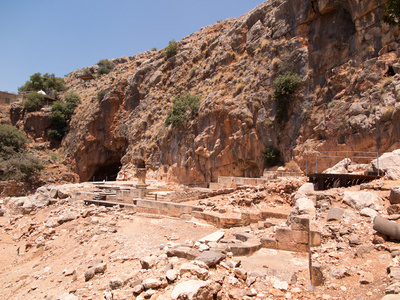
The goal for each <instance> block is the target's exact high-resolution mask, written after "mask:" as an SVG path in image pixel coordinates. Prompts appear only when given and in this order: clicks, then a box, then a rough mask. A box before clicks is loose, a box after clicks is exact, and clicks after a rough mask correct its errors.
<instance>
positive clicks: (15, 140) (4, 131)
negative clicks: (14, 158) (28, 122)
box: [0, 124, 28, 156]
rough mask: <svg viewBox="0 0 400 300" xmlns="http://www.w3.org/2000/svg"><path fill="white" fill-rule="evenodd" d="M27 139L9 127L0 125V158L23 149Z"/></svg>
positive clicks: (22, 133)
mask: <svg viewBox="0 0 400 300" xmlns="http://www.w3.org/2000/svg"><path fill="white" fill-rule="evenodd" d="M27 140H28V139H27V137H26V135H25V133H24V132H22V131H20V130H18V129H17V128H15V127H13V126H11V125H5V124H4V125H3V124H0V156H3V155H6V154H10V153H12V152H19V151H22V150H24V149H25V147H26V142H27Z"/></svg>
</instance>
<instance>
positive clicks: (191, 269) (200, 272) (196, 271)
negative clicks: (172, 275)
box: [179, 263, 208, 280]
mask: <svg viewBox="0 0 400 300" xmlns="http://www.w3.org/2000/svg"><path fill="white" fill-rule="evenodd" d="M179 273H180V275H181V276H182V275H183V274H185V273H190V274H192V275H194V276H197V277H198V278H199V279H201V280H207V279H208V270H207V269H204V268H201V267H199V266H197V265H195V264H193V263H184V264H183V265H182V266H181V268H180V270H179Z"/></svg>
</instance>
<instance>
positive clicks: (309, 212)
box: [288, 198, 315, 225]
mask: <svg viewBox="0 0 400 300" xmlns="http://www.w3.org/2000/svg"><path fill="white" fill-rule="evenodd" d="M299 216H303V217H308V218H309V219H313V218H314V216H315V205H314V202H313V201H312V200H311V199H309V198H300V199H297V200H296V203H295V205H294V206H293V208H292V210H291V211H290V214H289V217H288V225H290V224H291V223H292V222H293V219H294V218H297V217H299Z"/></svg>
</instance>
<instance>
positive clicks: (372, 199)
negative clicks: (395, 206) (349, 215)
mask: <svg viewBox="0 0 400 300" xmlns="http://www.w3.org/2000/svg"><path fill="white" fill-rule="evenodd" d="M343 202H344V203H345V204H347V205H349V206H350V207H352V208H354V209H355V210H358V211H361V210H362V209H363V208H372V209H374V210H381V209H382V205H383V201H382V199H381V198H380V197H379V196H378V195H376V194H374V193H371V192H364V191H361V192H352V191H345V192H344V197H343Z"/></svg>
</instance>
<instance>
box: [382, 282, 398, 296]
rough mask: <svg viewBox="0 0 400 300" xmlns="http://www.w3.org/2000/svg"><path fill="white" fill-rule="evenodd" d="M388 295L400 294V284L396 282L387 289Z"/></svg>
mask: <svg viewBox="0 0 400 300" xmlns="http://www.w3.org/2000/svg"><path fill="white" fill-rule="evenodd" d="M385 293H386V294H400V282H395V283H393V284H391V285H389V286H388V287H387V288H386V289H385Z"/></svg>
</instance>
